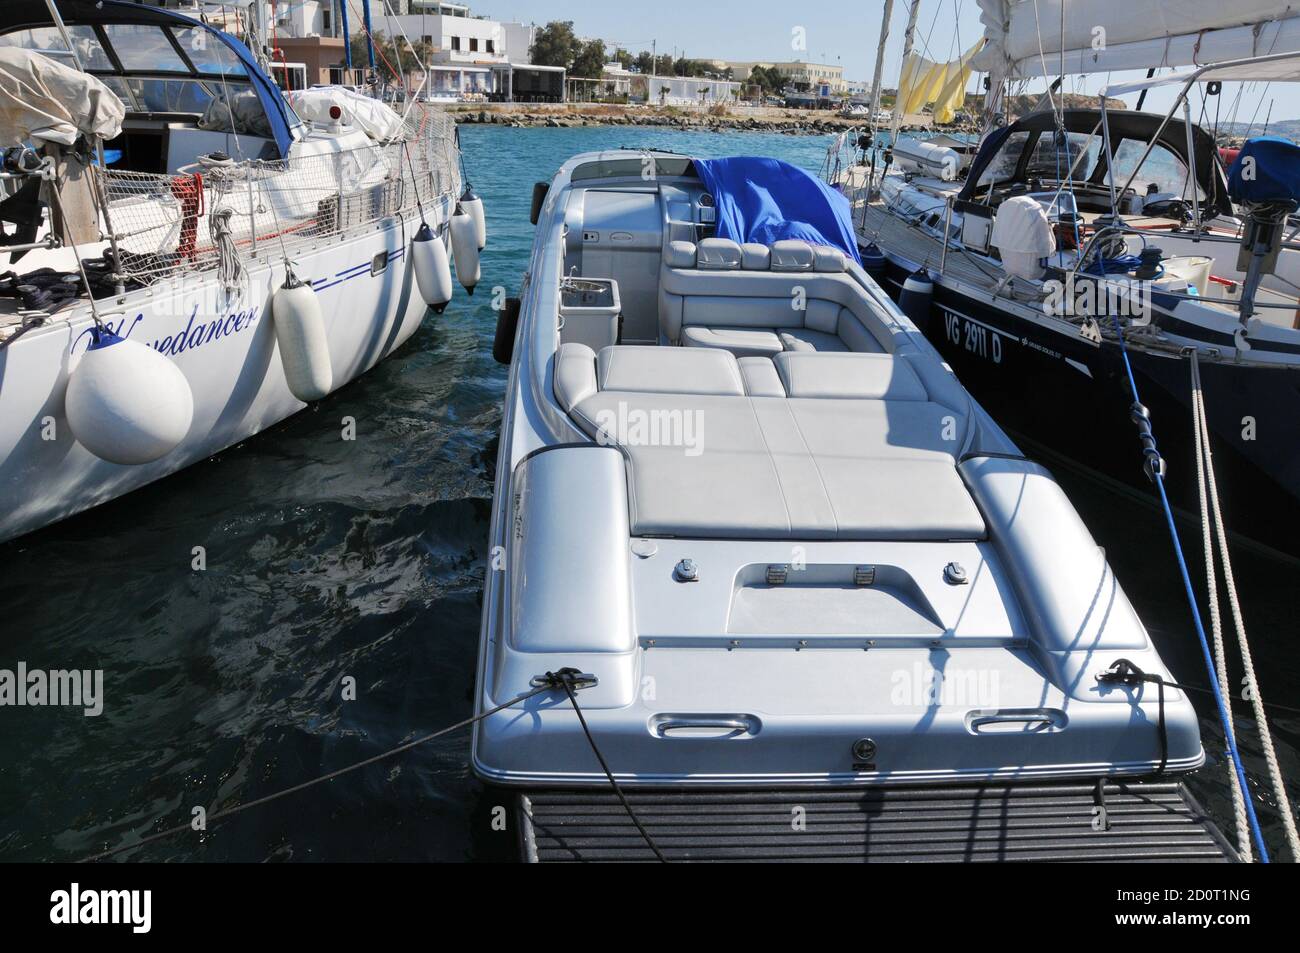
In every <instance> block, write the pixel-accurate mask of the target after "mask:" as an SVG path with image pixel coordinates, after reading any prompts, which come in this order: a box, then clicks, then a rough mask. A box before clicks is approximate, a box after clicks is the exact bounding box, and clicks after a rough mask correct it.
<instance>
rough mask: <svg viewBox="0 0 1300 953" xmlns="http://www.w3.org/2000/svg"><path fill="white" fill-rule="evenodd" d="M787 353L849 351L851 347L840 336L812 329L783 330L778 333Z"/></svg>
mask: <svg viewBox="0 0 1300 953" xmlns="http://www.w3.org/2000/svg"><path fill="white" fill-rule="evenodd" d="M776 333H777V336H778V337H779V338H780V339H781V344H782V346H783V347H784V349H785V350H787V351H831V352H835V351H847V350H848V349H849V346H848V345H847V344H845V343H844V342H843V341H842V340H840V338H839V335H836V334H827V333H826V332H825V331H814V330H812V329H811V328H782V329H781V330H780V331H778V332H776Z"/></svg>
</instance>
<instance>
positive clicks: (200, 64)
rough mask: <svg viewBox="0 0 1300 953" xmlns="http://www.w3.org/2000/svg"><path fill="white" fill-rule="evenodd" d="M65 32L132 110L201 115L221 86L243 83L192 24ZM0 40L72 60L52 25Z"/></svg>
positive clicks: (231, 57) (86, 64)
mask: <svg viewBox="0 0 1300 953" xmlns="http://www.w3.org/2000/svg"><path fill="white" fill-rule="evenodd" d="M68 34H69V36H70V37H71V38H72V44H73V46H74V47H75V48H76V52H77V57H78V58H79V59H80V61H81V65H82V67H83V68H84V69H85V70H86V71H87V72H88V73H92V74H94V75H96V76H98V77H99V79H101V80H103V81H104V83H105V84H107V85H108V87H109V88H110V89H112V90H113V92H115V93H116V94H117V95H118V97H119V98H120V99H121V100H122V101H123V102H124V103H125V104H126V107H127V109H128V110H130V111H132V112H142V113H193V114H199V115H202V114H203V113H204V111H205V110H206V109H207V108H208V104H209V103H211V102H212V100H213V98H215V97H216V96H217V95H219V94H220V93H222V92H223V91H229V93H230V94H231V96H232V97H233V96H235V95H237V94H238V93H240V92H243V91H245V90H247V89H248V88H249V87H248V71H247V70H246V69H245V68H244V64H243V63H241V62H240V61H239V58H238V57H237V56H235V54H234V53H233V52H232V51H231V49H230V48H229V47H228V46H226V45H225V44H224V43H221V42H219V41H218V40H216V39H215V38H214V37H213V36H212V35H211V34H210V33H208V31H206V30H203V29H200V28H198V27H180V26H167V27H163V26H158V25H156V24H147V23H103V24H100V25H98V26H91V25H89V24H70V25H69V26H68ZM0 46H14V47H21V48H23V49H28V50H34V51H35V52H38V53H40V54H42V55H44V56H49V57H51V58H53V59H55V60H56V61H58V62H61V63H64V64H65V65H68V66H71V65H73V58H72V54H71V53H69V52H68V48H67V45H66V44H65V43H64V41H63V37H62V36H61V35H60V33H59V31H58V28H57V27H53V26H39V27H24V28H22V29H18V30H13V31H11V32H9V33H6V34H4V35H3V36H0ZM223 87H224V89H223Z"/></svg>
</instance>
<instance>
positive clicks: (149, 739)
mask: <svg viewBox="0 0 1300 953" xmlns="http://www.w3.org/2000/svg"><path fill="white" fill-rule="evenodd" d="M461 133H462V142H463V148H464V151H465V160H466V165H467V167H468V170H469V174H470V178H471V180H472V181H473V183H474V186H475V188H476V190H477V191H478V192H479V193H480V194H481V195H482V196H483V197H484V200H485V203H486V207H487V216H488V228H489V237H488V247H487V249H486V250H485V251H484V253H483V277H482V283H481V284H480V286H479V289H478V292H477V294H476V295H475V296H474V297H472V298H469V297H466V296H465V295H464V294H463V292H461V291H460V290H459V288H458V291H457V296H456V299H455V301H454V302H453V304H452V305H451V306H450V307H449V308H448V309H447V311H446V313H444V314H443V315H441V316H439V317H434V316H430V317H429V318H427V319H426V320H425V323H424V325H423V326H422V327H421V329H420V330H419V331H418V332H417V333H416V334H415V336H414V337H413V338H412V339H411V340H410V341H409V342H407V344H406V345H404V346H403V347H402V348H401V349H400V350H399V351H397V352H396V353H395V354H393V355H392V356H391V357H389V358H388V359H387V360H386V361H384V362H383V363H382V364H380V365H379V366H378V367H377V368H375V369H374V370H373V371H371V372H370V373H369V374H368V375H367V376H365V377H363V378H362V379H361V380H359V381H357V382H355V383H353V384H351V385H349V386H348V387H345V388H343V389H342V390H341V391H339V392H338V393H336V394H334V395H332V396H330V397H329V398H328V399H326V400H324V401H322V402H321V403H320V404H319V405H318V406H316V407H313V408H311V409H309V410H307V411H304V412H303V413H301V414H299V415H298V416H296V417H294V418H292V419H290V420H289V421H287V422H285V423H284V424H282V425H281V426H278V427H276V428H274V429H272V430H270V431H268V432H266V433H264V434H261V435H259V436H258V437H256V438H254V439H252V440H249V441H247V442H245V443H243V444H241V445H239V446H238V447H235V448H232V449H231V450H229V451H226V452H225V453H223V454H221V455H220V456H219V457H218V458H216V459H213V460H210V461H208V462H206V463H203V464H200V465H198V466H194V467H191V468H190V469H188V470H186V471H184V472H182V473H180V474H178V475H176V476H174V477H171V478H170V479H168V480H165V481H163V482H161V483H158V484H155V485H154V486H152V487H149V488H146V489H144V490H141V491H139V492H137V493H134V494H132V495H130V496H128V497H125V498H123V499H121V500H118V501H116V502H114V503H111V504H109V505H106V506H103V507H100V508H98V509H96V510H93V511H91V512H90V513H88V514H85V515H83V516H80V517H77V518H74V519H72V520H68V521H66V522H64V523H62V524H59V525H56V526H53V527H50V528H48V529H46V530H44V531H42V532H40V533H37V534H34V535H32V536H29V537H26V538H24V539H20V540H17V541H14V542H11V543H9V544H6V545H0V668H9V669H13V668H14V667H15V666H16V664H17V663H18V661H20V660H21V661H24V662H26V663H27V665H28V666H29V667H31V668H45V669H52V668H90V669H95V668H100V669H103V670H104V673H105V686H104V689H105V695H106V702H105V709H104V713H103V714H102V715H101V716H100V717H98V718H86V717H83V715H82V714H81V713H80V711H74V710H69V709H49V708H3V709H0V860H10V861H14V860H74V859H77V858H80V857H82V856H85V855H87V854H90V853H93V852H96V851H99V850H103V849H106V848H110V847H116V846H118V845H124V844H129V843H132V842H134V841H135V840H136V839H138V838H139V837H141V836H143V835H146V834H148V833H150V832H153V831H157V830H161V829H163V828H165V827H170V826H172V825H176V824H181V823H184V822H187V821H189V819H190V817H191V809H192V808H193V807H194V806H196V805H198V806H203V807H204V808H206V809H207V810H208V811H209V812H214V811H216V810H219V809H222V808H229V807H232V806H235V805H237V804H240V803H244V802H247V801H249V800H252V799H254V798H258V797H261V796H263V795H266V794H269V793H271V792H273V791H276V790H278V789H280V788H284V787H288V786H291V785H293V784H296V783H298V782H300V781H303V780H306V779H308V778H310V777H313V776H316V775H319V774H322V773H324V772H326V771H329V770H331V769H334V768H338V767H341V766H343V765H345V764H347V763H349V762H352V761H355V760H360V759H362V758H365V757H367V756H370V755H373V754H375V753H378V752H379V751H381V750H383V749H385V748H388V747H390V746H393V745H396V744H400V743H401V742H403V741H405V740H409V739H411V738H414V737H417V736H419V735H422V734H425V733H428V732H430V731H433V730H436V729H438V728H441V727H443V726H445V725H448V724H451V723H452V722H455V721H457V720H459V719H461V718H464V717H466V716H467V715H468V714H469V713H470V712H471V708H472V702H471V694H472V690H473V683H474V666H475V660H476V643H477V639H478V624H479V610H480V600H481V591H482V583H483V575H484V565H485V563H484V560H485V550H486V541H487V535H488V521H489V512H490V502H491V495H492V479H493V472H494V466H495V460H496V452H497V439H498V429H499V426H500V420H501V400H502V396H503V393H504V386H505V380H506V374H505V369H504V368H502V367H500V366H498V365H497V364H495V363H494V362H493V361H492V357H491V345H492V332H493V328H494V324H495V313H494V312H493V311H492V309H491V304H490V302H491V297H492V295H491V290H492V288H493V287H495V286H502V287H504V288H506V289H508V290H509V292H510V293H512V294H513V293H514V292H515V290H516V289H517V287H518V280H519V276H520V273H521V271H522V269H523V267H524V265H525V262H526V260H527V256H528V252H529V249H530V246H531V243H532V235H533V229H532V226H531V225H529V223H528V206H529V200H530V197H531V191H532V184H533V182H534V181H536V180H538V179H548V178H549V177H550V175H551V174H552V173H553V172H554V171H555V169H556V168H558V166H559V165H560V164H561V163H562V162H563V161H564V160H565V159H567V158H568V157H569V156H571V155H573V154H574V153H577V152H583V151H588V150H593V149H606V148H616V147H619V146H623V145H635V146H655V147H659V148H664V149H671V150H674V151H678V152H687V153H695V154H700V155H710V156H712V155H729V154H739V153H745V154H761V155H773V156H777V157H780V158H784V159H787V160H789V161H792V162H795V163H797V164H799V165H802V166H804V167H805V168H808V169H810V170H811V171H814V172H815V171H817V169H818V167H819V164H820V161H821V157H822V152H823V150H824V148H825V145H826V142H827V140H826V139H825V138H821V137H790V136H782V135H768V134H757V133H735V134H727V135H715V134H710V133H699V132H676V131H666V130H662V129H650V128H647V129H628V128H623V127H611V128H604V127H601V128H578V129H502V128H496V127H478V126H468V127H462V129H461ZM348 416H351V417H354V418H355V420H356V430H357V439H356V440H355V441H345V440H343V439H341V429H342V426H343V425H342V418H344V417H348ZM1117 426H1124V427H1127V426H1129V425H1128V423H1127V421H1121V422H1119V423H1118V424H1117ZM1058 476H1059V477H1060V479H1061V482H1062V483H1063V484H1064V485H1065V487H1066V489H1067V491H1069V493H1070V494H1071V497H1072V498H1073V499H1074V501H1075V503H1076V505H1077V506H1078V507H1079V509H1080V511H1081V512H1082V514H1083V516H1084V519H1085V520H1086V521H1087V522H1088V524H1089V526H1090V527H1091V528H1092V530H1093V533H1094V535H1095V536H1097V538H1098V541H1099V542H1100V543H1101V544H1102V545H1103V546H1105V547H1106V550H1107V553H1108V555H1109V557H1110V559H1111V561H1112V564H1113V565H1114V567H1115V570H1116V572H1117V573H1118V575H1119V578H1120V580H1121V582H1122V583H1123V584H1124V586H1125V588H1126V589H1127V590H1128V593H1129V595H1130V597H1131V598H1132V599H1133V600H1134V601H1135V602H1136V604H1137V606H1138V609H1139V611H1140V612H1141V613H1142V615H1143V618H1144V620H1145V621H1146V624H1147V626H1148V628H1149V629H1150V630H1151V631H1152V633H1153V635H1154V637H1155V639H1156V640H1157V643H1158V647H1159V649H1160V651H1161V653H1162V655H1163V656H1164V658H1165V660H1166V661H1167V662H1168V664H1169V665H1170V666H1171V667H1172V669H1173V671H1174V672H1175V674H1176V676H1177V677H1179V678H1180V679H1183V680H1186V681H1187V682H1189V683H1194V684H1205V672H1204V668H1203V666H1202V663H1201V661H1200V656H1199V649H1198V647H1197V645H1196V642H1195V637H1194V635H1193V633H1192V631H1191V627H1190V624H1189V622H1188V614H1187V611H1186V607H1185V605H1184V604H1183V602H1182V588H1181V585H1180V584H1179V583H1178V581H1177V579H1176V577H1175V574H1174V568H1173V560H1172V558H1171V555H1170V549H1169V544H1168V541H1167V539H1166V537H1165V535H1164V529H1163V525H1162V523H1161V521H1160V519H1159V518H1158V516H1157V514H1156V513H1155V511H1154V510H1152V509H1150V508H1148V507H1145V506H1142V505H1139V504H1138V503H1136V502H1134V501H1132V500H1129V499H1126V498H1122V497H1118V496H1116V495H1114V494H1113V493H1111V492H1110V491H1108V490H1106V489H1104V488H1102V487H1100V486H1098V485H1096V484H1094V483H1092V482H1090V481H1089V480H1087V479H1084V478H1081V477H1079V476H1076V475H1075V474H1073V473H1072V472H1070V471H1068V470H1059V471H1058ZM1192 530H1193V528H1192V527H1186V528H1185V531H1186V532H1192ZM1197 540H1198V537H1196V536H1193V537H1192V544H1191V548H1192V550H1193V551H1198V549H1197V547H1199V542H1197ZM195 546H203V547H205V548H206V551H207V570H206V571H204V572H195V571H193V570H192V569H191V559H192V555H191V552H192V550H193V548H194V547H195ZM1238 559H1239V562H1238V564H1237V566H1236V568H1237V572H1238V577H1239V582H1240V588H1241V594H1242V598H1243V602H1244V606H1245V612H1246V619H1247V623H1248V625H1249V627H1250V632H1251V635H1252V644H1253V646H1254V649H1255V657H1256V665H1257V669H1258V671H1259V677H1260V679H1261V683H1262V688H1263V691H1264V694H1265V697H1266V698H1269V699H1270V700H1273V701H1277V702H1282V703H1285V704H1290V705H1300V673H1298V672H1297V667H1296V665H1295V664H1294V660H1295V659H1296V658H1297V657H1300V648H1297V646H1296V644H1295V643H1294V642H1293V641H1292V640H1293V639H1295V638H1296V634H1297V633H1296V615H1297V613H1296V608H1297V606H1296V596H1295V593H1296V591H1297V586H1296V575H1297V571H1296V569H1295V568H1293V567H1287V566H1281V565H1278V564H1276V563H1273V562H1270V561H1268V560H1266V559H1262V558H1258V557H1253V556H1249V555H1241V556H1239V557H1238ZM1191 564H1192V567H1193V574H1194V575H1196V574H1197V573H1199V571H1200V570H1199V569H1198V568H1197V567H1199V565H1200V563H1199V559H1193V560H1192V563H1191ZM348 676H351V677H352V678H354V679H355V680H356V685H357V696H358V697H357V700H355V701H349V702H345V701H342V700H341V697H340V694H341V692H340V686H341V684H342V681H343V679H344V678H345V677H348ZM1194 701H1195V703H1196V705H1197V709H1198V711H1200V712H1201V713H1202V731H1203V733H1204V735H1205V741H1206V747H1207V749H1208V750H1209V753H1210V757H1211V761H1212V762H1213V763H1212V764H1211V765H1210V766H1208V767H1207V768H1206V769H1204V770H1203V771H1201V772H1200V773H1199V774H1198V775H1196V776H1195V777H1194V779H1193V781H1192V787H1193V789H1194V791H1195V793H1196V794H1197V795H1198V797H1200V798H1201V800H1202V802H1203V803H1205V804H1207V806H1209V807H1210V808H1211V810H1212V811H1213V812H1214V813H1215V814H1216V816H1217V817H1219V818H1220V819H1221V820H1223V821H1224V822H1225V823H1227V822H1228V800H1227V798H1228V794H1227V787H1226V783H1225V781H1226V774H1225V769H1224V767H1223V765H1222V762H1221V757H1222V732H1221V731H1220V729H1219V728H1218V725H1217V719H1216V718H1215V717H1214V714H1213V710H1212V705H1211V704H1210V703H1209V701H1208V699H1206V698H1203V697H1196V698H1195V699H1194ZM1240 714H1241V715H1242V716H1243V717H1242V719H1241V722H1240V724H1241V727H1240V728H1239V736H1240V738H1241V745H1242V749H1243V752H1244V753H1245V756H1246V758H1247V763H1248V767H1249V769H1250V774H1251V780H1252V782H1253V783H1255V784H1256V786H1257V794H1258V796H1259V798H1260V801H1261V804H1262V807H1261V811H1262V819H1263V821H1264V823H1265V825H1266V829H1267V832H1268V836H1269V841H1270V847H1272V848H1274V849H1276V848H1277V846H1278V845H1279V844H1280V841H1281V835H1280V825H1279V823H1278V821H1277V816H1276V814H1275V813H1274V812H1273V809H1272V806H1271V805H1272V803H1273V799H1272V796H1271V794H1270V793H1269V792H1268V791H1267V790H1266V789H1265V788H1263V787H1259V785H1260V784H1261V782H1263V781H1264V775H1263V763H1262V760H1261V758H1260V756H1259V751H1258V743H1257V741H1256V740H1255V736H1254V731H1253V723H1252V722H1251V721H1250V719H1249V718H1246V717H1245V716H1246V715H1247V714H1248V712H1247V711H1246V710H1245V709H1244V708H1243V709H1241V711H1240ZM1274 731H1275V732H1276V739H1277V741H1278V744H1279V754H1280V756H1281V758H1282V762H1283V768H1284V770H1285V771H1286V773H1287V775H1288V777H1289V778H1290V779H1291V780H1292V783H1291V787H1290V793H1291V797H1292V798H1293V799H1300V759H1298V758H1297V748H1298V747H1300V739H1298V738H1297V733H1298V732H1300V718H1298V717H1297V716H1296V715H1295V714H1294V713H1282V714H1280V715H1279V716H1278V717H1277V718H1276V719H1275V722H1274ZM468 738H469V736H468V733H466V732H460V733H458V734H455V735H451V736H447V737H445V738H441V739H438V740H436V741H434V742H432V743H430V744H427V745H425V746H423V747H421V748H418V749H416V750H414V751H412V752H410V753H408V754H406V755H403V756H401V757H399V758H396V759H393V760H391V761H387V762H384V763H381V764H379V765H375V766H373V767H369V768H366V769H364V770H362V771H360V772H357V773H355V774H352V775H350V776H347V777H344V778H341V779H338V780H335V781H332V782H329V783H327V784H325V785H321V786H318V787H316V788H314V789H312V790H309V791H306V792H304V793H302V794H298V795H294V796H292V797H289V798H286V799H283V800H280V801H278V802H275V803H273V804H269V805H266V806H264V807H258V808H254V809H252V810H250V811H248V812H246V813H243V814H241V815H239V816H236V817H234V818H231V819H230V820H229V821H226V822H224V823H220V824H217V825H214V827H213V829H212V830H211V831H210V832H207V833H205V834H197V833H185V834H182V835H178V836H176V837H173V838H170V839H168V840H166V841H163V842H157V843H153V844H149V845H146V846H143V847H141V848H138V849H135V850H131V851H128V852H126V853H123V854H120V855H118V857H119V859H129V860H154V861H158V860H205V861H214V860H239V861H260V860H323V861H344V860H448V861H456V860H483V859H501V858H509V857H511V856H512V855H513V851H514V845H515V841H514V836H515V835H514V833H513V831H506V832H495V831H493V830H492V829H491V825H490V824H489V818H490V812H491V809H492V807H493V806H494V804H493V802H492V798H491V797H490V796H488V795H486V794H485V793H484V791H483V789H482V787H481V785H479V784H478V782H477V781H475V780H474V778H473V777H472V775H471V773H470V771H469V768H468V766H467V759H468V754H469V743H468Z"/></svg>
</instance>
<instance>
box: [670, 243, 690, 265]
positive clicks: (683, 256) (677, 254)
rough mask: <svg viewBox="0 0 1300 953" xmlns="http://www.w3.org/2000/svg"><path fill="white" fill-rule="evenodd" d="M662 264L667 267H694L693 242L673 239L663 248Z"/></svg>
mask: <svg viewBox="0 0 1300 953" xmlns="http://www.w3.org/2000/svg"><path fill="white" fill-rule="evenodd" d="M664 264H665V265H667V266H668V267H669V268H694V267H695V243H694V242H682V241H673V242H669V243H668V247H667V248H665V249H664Z"/></svg>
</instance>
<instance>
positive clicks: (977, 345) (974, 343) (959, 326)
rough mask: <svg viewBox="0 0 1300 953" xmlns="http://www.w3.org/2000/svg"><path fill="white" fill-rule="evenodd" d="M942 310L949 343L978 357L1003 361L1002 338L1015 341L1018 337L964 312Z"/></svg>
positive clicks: (996, 361)
mask: <svg viewBox="0 0 1300 953" xmlns="http://www.w3.org/2000/svg"><path fill="white" fill-rule="evenodd" d="M941 310H942V312H943V319H944V332H945V335H946V336H947V340H948V343H949V344H951V345H952V346H953V347H956V348H961V349H962V350H964V351H966V352H967V353H969V354H974V355H975V356H976V357H982V358H984V359H985V360H987V361H992V362H993V363H994V364H1001V363H1002V353H1003V349H1004V343H1003V340H1002V339H1003V338H1004V337H1005V338H1007V340H1009V341H1015V340H1016V338H1013V337H1011V336H1010V335H1006V334H1003V333H1002V332H1001V331H999V330H997V329H996V328H992V327H989V325H987V324H981V323H980V322H979V321H975V320H973V319H971V318H968V317H966V316H965V315H964V314H957V313H956V312H953V311H949V310H947V309H946V308H944V309H941Z"/></svg>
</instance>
